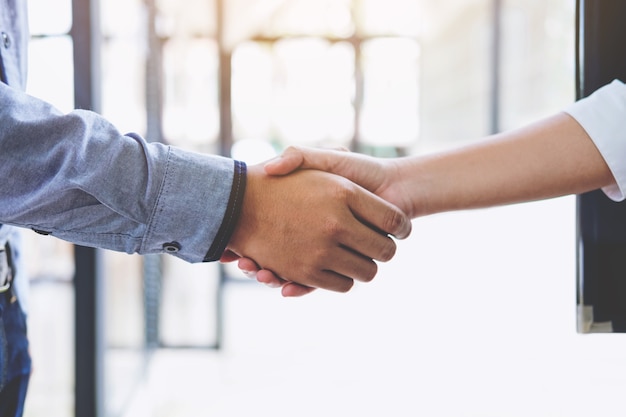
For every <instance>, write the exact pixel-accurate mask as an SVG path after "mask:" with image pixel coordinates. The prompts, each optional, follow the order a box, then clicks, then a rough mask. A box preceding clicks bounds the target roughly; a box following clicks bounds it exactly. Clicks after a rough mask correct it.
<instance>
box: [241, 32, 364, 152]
mask: <svg viewBox="0 0 626 417" xmlns="http://www.w3.org/2000/svg"><path fill="white" fill-rule="evenodd" d="M353 96H354V51H353V49H352V46H351V45H349V44H348V43H345V42H340V43H336V44H332V43H329V42H327V41H325V40H321V39H290V40H283V41H279V42H277V43H276V44H274V46H273V47H271V46H268V45H263V44H258V43H248V44H244V45H242V46H241V47H240V48H238V49H237V50H236V51H235V55H234V57H233V119H234V123H235V137H236V139H238V140H241V139H264V140H269V141H271V142H273V143H276V144H277V145H279V146H283V145H286V144H295V143H300V144H308V145H320V144H330V143H333V144H342V145H346V144H347V143H348V142H349V140H350V139H351V137H352V135H353V131H354V126H353V117H354V110H353V107H352V99H353Z"/></svg>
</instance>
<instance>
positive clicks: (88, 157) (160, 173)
mask: <svg viewBox="0 0 626 417" xmlns="http://www.w3.org/2000/svg"><path fill="white" fill-rule="evenodd" d="M0 102H2V103H3V104H2V106H0V145H1V148H2V151H3V164H2V166H0V173H2V177H3V178H5V179H6V180H5V181H3V182H2V184H1V185H0V201H2V203H3V204H2V205H1V206H0V223H5V224H12V225H16V226H20V227H26V228H31V229H36V230H39V231H43V232H45V233H50V234H52V235H53V236H57V237H59V238H61V239H64V240H68V241H70V242H73V243H78V244H81V245H86V246H97V247H102V248H107V249H112V250H117V251H125V252H131V253H132V252H137V253H141V254H146V253H161V252H172V251H176V250H177V252H176V253H175V255H176V256H179V257H181V258H183V259H185V260H188V261H192V262H200V261H202V260H209V258H210V259H216V258H219V256H220V255H221V251H223V247H224V246H225V245H226V243H227V241H228V238H229V237H230V236H229V235H228V233H226V235H228V236H224V237H223V238H222V239H221V240H222V241H223V244H222V245H221V246H222V249H221V250H220V249H219V248H217V247H216V249H215V251H214V252H215V253H213V254H209V253H208V252H209V249H210V248H211V246H212V245H213V244H214V243H216V242H218V241H220V239H219V237H220V234H221V229H220V227H221V225H222V223H223V222H222V220H223V219H225V218H228V217H229V216H227V214H228V210H229V204H228V203H229V197H230V196H231V194H232V193H231V189H233V190H234V187H233V184H234V180H235V179H236V178H238V175H237V171H236V170H235V169H234V166H233V165H234V163H233V161H232V160H229V159H225V158H219V157H214V156H209V155H201V154H196V153H191V152H186V151H184V150H181V149H176V148H172V147H168V146H164V145H160V144H154V143H147V142H146V141H145V140H143V138H141V137H139V136H137V135H122V134H120V133H119V132H118V131H117V130H116V129H115V127H114V126H112V125H111V124H110V123H108V122H107V121H106V120H104V119H103V118H101V117H100V116H98V115H97V114H94V113H90V112H84V111H77V112H72V113H70V114H67V115H65V114H61V113H59V112H58V111H56V110H55V109H54V108H53V107H52V106H50V105H48V104H46V103H44V102H43V101H41V100H37V99H34V98H31V97H28V96H26V95H25V94H23V93H20V92H18V91H16V90H13V89H11V88H9V87H7V86H5V85H4V84H0ZM240 176H241V175H239V177H240ZM173 242H176V244H174V245H170V244H171V243H173ZM217 246H220V245H219V244H217ZM176 248H178V249H176Z"/></svg>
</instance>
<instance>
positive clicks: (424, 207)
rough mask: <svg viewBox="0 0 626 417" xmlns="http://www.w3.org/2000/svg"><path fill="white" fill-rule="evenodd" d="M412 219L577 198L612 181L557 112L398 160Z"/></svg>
mask: <svg viewBox="0 0 626 417" xmlns="http://www.w3.org/2000/svg"><path fill="white" fill-rule="evenodd" d="M395 175H396V176H397V177H398V180H399V181H400V183H401V184H402V185H401V187H402V188H404V190H405V192H407V193H409V199H410V201H411V213H409V214H410V215H411V217H417V216H422V215H427V214H432V213H437V212H443V211H450V210H462V209H472V208H481V207H489V206H496V205H503V204H510V203H518V202H524V201H533V200H539V199H545V198H550V197H557V196H562V195H567V194H578V193H582V192H586V191H590V190H594V189H598V188H601V187H605V186H608V185H610V184H612V183H613V182H614V179H613V176H612V174H611V172H610V170H609V168H608V166H607V164H606V163H605V161H604V159H603V158H602V156H601V154H600V152H599V151H598V149H597V148H596V146H595V145H594V143H593V142H592V140H591V139H590V138H589V136H588V135H587V133H586V132H585V130H584V129H583V128H582V127H581V126H580V125H579V124H578V123H577V122H576V120H574V119H573V118H572V117H571V116H569V115H567V114H565V113H560V114H557V115H555V116H553V117H550V118H548V119H545V120H542V121H540V122H537V123H534V124H532V125H529V126H527V127H525V128H523V129H519V130H515V131H511V132H506V133H502V134H500V135H496V136H493V137H490V138H488V139H486V140H485V141H482V142H480V143H477V144H474V145H470V146H467V147H463V148H460V149H457V150H453V151H449V152H445V153H441V154H436V155H430V156H425V157H415V158H406V159H403V160H399V161H398V170H397V174H395Z"/></svg>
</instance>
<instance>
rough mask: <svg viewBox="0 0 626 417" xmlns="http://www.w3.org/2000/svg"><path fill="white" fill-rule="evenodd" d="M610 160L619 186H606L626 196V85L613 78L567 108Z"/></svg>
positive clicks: (615, 196) (607, 190)
mask: <svg viewBox="0 0 626 417" xmlns="http://www.w3.org/2000/svg"><path fill="white" fill-rule="evenodd" d="M565 111H566V112H567V113H568V114H570V115H571V116H572V117H573V118H574V119H576V121H577V122H578V123H580V125H581V126H582V127H583V129H585V131H586V132H587V134H588V135H589V136H590V137H591V139H592V140H593V142H594V143H595V145H596V147H597V148H598V150H599V151H600V154H601V155H602V157H603V158H604V160H605V161H606V163H607V165H608V166H609V169H610V170H611V172H612V174H613V177H614V178H615V182H616V184H615V185H612V186H609V187H605V188H603V191H604V192H605V193H606V195H607V196H608V197H610V198H611V199H613V200H615V201H622V200H624V199H625V198H626V85H624V83H622V82H621V81H619V80H615V81H613V82H612V83H611V84H608V85H606V86H604V87H602V88H600V89H599V90H597V91H596V92H594V93H593V94H591V95H590V96H589V97H587V98H584V99H582V100H579V101H578V102H576V103H574V104H573V105H571V106H569V107H567V108H566V109H565Z"/></svg>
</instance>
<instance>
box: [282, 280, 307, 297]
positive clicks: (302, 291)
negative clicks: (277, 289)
mask: <svg viewBox="0 0 626 417" xmlns="http://www.w3.org/2000/svg"><path fill="white" fill-rule="evenodd" d="M313 291H315V288H312V287H307V286H305V285H300V284H296V283H295V282H288V283H287V284H285V285H284V286H283V288H282V290H281V294H282V295H283V297H302V296H303V295H307V294H310V293H312V292H313Z"/></svg>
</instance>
